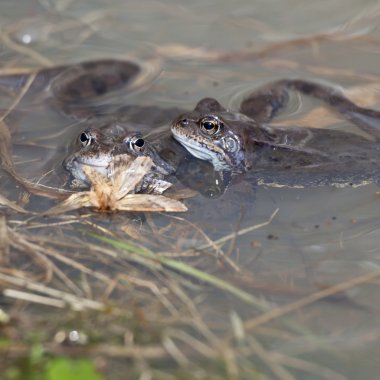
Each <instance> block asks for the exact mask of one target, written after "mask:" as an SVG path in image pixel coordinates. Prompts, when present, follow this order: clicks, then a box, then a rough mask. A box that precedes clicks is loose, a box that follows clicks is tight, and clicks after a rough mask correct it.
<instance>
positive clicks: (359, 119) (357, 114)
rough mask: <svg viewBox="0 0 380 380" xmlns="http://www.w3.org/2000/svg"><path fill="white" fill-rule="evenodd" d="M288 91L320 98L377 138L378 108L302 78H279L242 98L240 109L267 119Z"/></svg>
mask: <svg viewBox="0 0 380 380" xmlns="http://www.w3.org/2000/svg"><path fill="white" fill-rule="evenodd" d="M291 90H293V91H294V90H295V91H298V92H300V93H302V94H304V95H307V96H311V97H314V98H316V99H318V100H321V101H322V102H324V103H325V104H326V105H328V106H329V107H330V108H331V109H332V110H334V111H335V112H337V113H339V114H340V115H341V116H342V117H343V118H344V119H346V120H348V121H350V122H352V123H353V124H354V125H356V126H357V127H358V128H360V129H361V130H362V131H364V132H366V133H368V134H369V135H371V136H373V137H374V138H375V139H376V140H379V141H380V111H377V110H373V109H369V108H364V107H360V106H358V105H356V104H355V103H353V102H352V101H351V100H349V99H348V98H347V97H346V96H344V95H343V93H342V91H340V90H339V89H337V88H335V87H330V86H326V85H322V84H319V83H315V82H309V81H306V80H302V79H289V80H288V79H286V80H279V81H276V82H273V83H269V84H267V85H265V86H264V87H261V88H259V89H258V90H256V91H255V92H253V93H252V94H250V95H249V96H248V97H247V98H246V99H244V100H243V102H242V103H241V105H240V111H241V112H242V113H243V114H245V115H247V116H249V117H251V118H253V119H255V120H256V121H258V122H262V123H266V122H269V121H270V120H272V119H273V118H274V117H275V116H277V114H278V113H279V112H280V111H281V110H282V109H283V108H284V107H285V106H286V105H287V103H288V100H289V91H291Z"/></svg>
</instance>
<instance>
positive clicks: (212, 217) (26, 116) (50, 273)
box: [0, 0, 380, 380]
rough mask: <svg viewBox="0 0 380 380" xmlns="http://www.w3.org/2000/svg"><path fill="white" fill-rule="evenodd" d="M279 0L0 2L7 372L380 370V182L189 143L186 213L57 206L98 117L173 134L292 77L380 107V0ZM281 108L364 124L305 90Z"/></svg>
mask: <svg viewBox="0 0 380 380" xmlns="http://www.w3.org/2000/svg"><path fill="white" fill-rule="evenodd" d="M216 7H217V8H218V9H217V11H216ZM276 7H278V9H277V8H276V9H277V10H274V9H272V8H273V4H271V3H268V2H264V1H261V2H257V3H256V4H255V5H254V6H253V5H252V3H251V2H249V1H246V0H239V1H238V2H234V3H230V2H220V3H219V2H218V4H217V3H216V2H214V1H212V0H209V1H207V2H200V1H196V2H193V3H192V4H191V5H190V4H185V3H183V4H180V3H177V2H172V1H169V0H168V1H161V2H149V6H148V5H142V4H140V3H138V2H130V3H129V4H128V5H126V4H121V2H120V1H117V0H113V1H111V2H109V3H107V6H106V5H104V4H103V3H102V2H99V1H96V2H85V3H83V2H82V3H81V4H79V3H78V4H77V3H75V2H67V1H31V2H27V1H20V6H17V7H15V6H14V5H13V3H12V2H11V1H4V2H2V4H1V5H0V10H1V12H0V22H1V24H2V28H1V31H0V37H1V41H2V45H3V46H2V47H3V48H2V50H1V52H0V54H1V57H2V62H3V64H2V69H1V70H0V74H2V76H0V107H1V109H2V113H1V116H0V117H1V123H2V126H1V127H0V148H1V154H0V158H1V163H2V168H3V169H2V170H1V171H0V204H1V205H2V207H1V209H0V210H1V214H0V286H1V291H2V293H1V296H0V336H1V338H0V350H1V357H2V358H5V360H2V361H0V373H2V378H4V379H25V378H37V377H38V376H39V378H46V379H55V380H63V379H65V377H64V374H66V373H67V374H68V376H70V375H71V374H72V372H71V371H73V368H74V370H75V374H76V376H77V378H78V379H90V378H91V379H98V378H99V379H103V378H104V379H106V378H110V379H118V378H123V379H126V378H127V379H137V378H139V379H140V378H141V379H171V378H173V379H177V378H178V379H180V378H181V379H182V378H183V379H190V378H191V379H194V378H196V379H252V378H261V379H273V378H276V379H277V378H278V379H298V378H299V379H304V378H307V379H356V378H359V377H362V378H376V376H377V373H378V371H379V363H378V360H377V357H378V354H379V352H378V351H379V328H378V321H377V315H378V305H379V300H378V298H379V295H378V294H379V292H378V288H377V286H378V282H379V280H378V278H379V277H380V268H379V262H378V260H379V250H378V240H379V227H380V226H379V222H378V212H379V211H378V202H379V199H378V197H379V189H378V186H377V185H376V184H369V185H367V186H363V187H357V188H355V187H345V188H339V187H330V186H322V187H306V188H292V189H290V188H286V187H273V186H258V185H257V183H256V182H255V183H253V182H252V180H250V179H249V178H248V177H247V176H244V175H242V174H241V175H239V176H236V177H235V178H234V179H233V181H232V182H231V183H230V182H229V181H227V180H226V178H223V176H221V175H220V174H219V173H216V172H215V171H214V170H213V169H212V167H211V165H209V164H207V163H204V162H199V161H197V160H194V159H191V158H189V156H188V155H186V154H185V153H184V152H183V153H181V154H183V155H184V156H183V157H184V158H183V160H182V161H181V165H180V168H179V170H178V173H177V177H176V178H174V179H173V181H175V185H174V186H173V187H172V188H171V189H169V190H168V192H167V193H165V194H168V196H169V197H171V198H175V199H180V200H182V201H183V202H184V203H185V204H186V206H187V207H188V211H187V212H186V213H181V214H174V213H141V212H132V213H131V212H130V213H126V212H116V213H111V212H96V211H94V210H93V209H88V208H82V209H80V210H76V211H73V212H66V213H61V214H58V213H57V214H54V215H44V214H43V212H45V211H46V210H47V209H49V208H50V207H52V206H54V205H56V204H57V202H59V201H60V200H61V199H62V189H64V188H65V189H66V191H67V190H68V189H67V187H65V183H66V181H67V179H68V175H67V173H66V172H65V171H64V169H63V167H62V162H63V160H64V159H65V157H67V155H68V154H69V153H72V152H73V151H75V150H76V149H77V146H78V136H79V135H80V132H81V131H83V130H84V129H86V128H87V127H88V126H89V125H90V126H92V127H93V126H95V127H97V126H100V127H105V126H107V125H108V124H110V123H117V122H122V124H123V125H124V126H126V128H128V129H129V130H133V131H135V130H138V131H140V132H142V134H143V135H144V136H146V139H147V140H149V139H150V141H153V142H155V141H156V143H157V144H158V141H159V138H160V137H162V136H164V137H165V138H167V140H164V141H169V140H168V139H169V138H170V137H169V136H170V134H169V123H170V122H171V121H172V120H174V119H175V118H177V117H178V115H179V114H181V113H182V112H184V111H189V110H192V109H193V108H194V106H195V104H196V103H197V102H198V101H199V100H200V99H201V98H204V97H215V98H217V99H218V101H220V102H221V103H222V104H223V105H224V106H226V107H229V109H231V110H238V109H239V105H240V103H241V101H242V100H243V99H244V98H246V96H247V95H248V94H250V93H251V92H252V91H254V90H256V89H257V88H259V87H260V86H261V85H263V84H266V83H269V82H272V81H275V80H278V79H281V78H286V79H290V78H303V79H307V80H313V81H317V82H318V83H324V84H330V85H332V86H342V88H344V92H345V94H346V95H347V96H348V97H349V98H350V99H351V100H352V101H354V102H356V103H357V104H359V105H360V106H362V107H370V108H374V109H376V108H378V105H379V104H380V101H379V86H380V81H379V76H378V66H379V55H378V44H379V40H378V39H379V36H378V28H377V26H378V25H377V23H378V20H377V18H378V17H377V15H378V13H379V7H378V4H377V3H376V2H374V1H369V0H368V1H366V2H365V3H361V4H360V6H359V4H358V3H356V2H354V1H349V2H348V3H347V2H345V3H344V6H343V2H342V1H341V0H334V1H332V2H331V1H330V2H329V3H328V4H327V3H326V4H324V3H315V4H314V5H311V4H309V5H308V6H306V5H305V4H304V3H303V2H296V3H294V2H292V3H290V2H288V1H287V2H284V3H282V4H277V5H276ZM290 7H291V8H292V11H289V8H290ZM308 7H310V8H308ZM322 16H323V17H322ZM100 59H101V60H103V61H102V62H103V63H99V62H98V63H97V64H96V65H95V66H94V64H92V63H89V64H88V66H87V67H84V66H81V65H73V63H77V62H83V61H87V62H91V61H92V62H93V61H94V60H100ZM66 65H67V66H66ZM110 65H111V66H113V68H112V70H110ZM42 67H45V68H48V67H49V69H47V70H45V71H43V73H44V75H40V76H38V75H37V76H35V73H36V69H37V68H42ZM57 67H59V68H58V69H57ZM62 67H66V69H62ZM94 67H95V68H94ZM78 70H79V71H80V70H83V75H81V76H80V78H81V81H80V82H79V83H78V82H77V81H75V78H78V77H77V73H78ZM21 72H24V73H25V72H28V73H29V74H25V75H22V76H20V75H19V74H20V73H21ZM72 78H74V80H72ZM115 78H116V79H115ZM89 88H90V91H88V89H89ZM366 118H367V120H368V116H366ZM353 121H355V120H353ZM274 122H275V123H276V125H282V126H294V125H296V126H300V127H319V128H330V129H334V130H338V131H339V130H342V129H345V130H346V131H351V132H354V133H358V130H357V128H355V126H354V125H352V124H350V123H349V122H348V121H346V120H343V119H342V118H341V117H340V116H339V114H337V113H334V112H332V111H331V109H328V108H327V107H325V106H324V105H323V102H321V101H318V100H316V99H313V98H310V97H307V96H301V95H299V94H297V93H296V92H293V93H291V96H290V99H289V104H288V105H287V108H286V109H285V110H284V111H283V112H282V113H281V114H280V115H278V117H277V118H276V119H275V121H274ZM152 128H153V129H152ZM172 144H175V142H174V141H172V140H170V143H167V145H165V144H164V145H165V146H164V148H165V149H166V151H165V152H166V154H168V155H170V154H177V153H176V151H175V149H177V148H178V147H176V148H172V146H173V145H172ZM174 147H175V145H174ZM172 149H174V153H173V151H172ZM181 159H182V156H181ZM46 195H49V196H48V197H46ZM64 195H65V194H64ZM66 378H67V377H66Z"/></svg>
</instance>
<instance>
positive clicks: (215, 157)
mask: <svg viewBox="0 0 380 380" xmlns="http://www.w3.org/2000/svg"><path fill="white" fill-rule="evenodd" d="M173 137H174V138H175V139H176V140H177V141H178V142H179V143H180V144H181V145H182V146H183V147H184V148H185V149H186V150H187V151H188V152H189V153H190V154H191V155H192V156H194V157H196V158H199V159H200V160H204V161H209V162H211V163H212V164H213V165H214V168H215V170H225V169H229V166H228V163H227V162H226V157H225V154H224V152H223V150H222V149H221V148H219V147H218V146H216V145H210V144H207V143H205V142H203V141H198V140H195V139H192V138H188V137H187V136H184V135H182V134H180V133H176V132H175V131H173Z"/></svg>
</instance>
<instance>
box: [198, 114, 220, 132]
mask: <svg viewBox="0 0 380 380" xmlns="http://www.w3.org/2000/svg"><path fill="white" fill-rule="evenodd" d="M222 125H223V123H221V122H220V121H219V120H218V119H216V118H214V117H210V116H207V117H204V118H203V119H201V121H200V128H201V131H202V132H203V133H204V134H206V135H215V134H217V133H218V132H219V131H220V128H221V127H222Z"/></svg>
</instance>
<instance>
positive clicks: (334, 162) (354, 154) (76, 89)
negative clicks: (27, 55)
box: [0, 60, 380, 195]
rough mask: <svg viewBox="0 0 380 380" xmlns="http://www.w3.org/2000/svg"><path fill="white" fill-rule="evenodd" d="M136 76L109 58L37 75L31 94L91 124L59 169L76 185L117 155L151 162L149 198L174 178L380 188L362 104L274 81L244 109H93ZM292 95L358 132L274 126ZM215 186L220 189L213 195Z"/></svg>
mask: <svg viewBox="0 0 380 380" xmlns="http://www.w3.org/2000/svg"><path fill="white" fill-rule="evenodd" d="M139 72H140V68H139V67H138V65H136V64H134V63H131V62H123V61H114V60H108V61H107V60H105V61H95V62H89V63H82V64H77V65H73V66H66V67H57V68H52V69H46V70H42V71H40V72H39V73H37V75H36V77H35V79H34V81H33V83H32V89H33V87H34V88H35V89H45V90H46V89H48V91H50V92H51V93H52V96H51V101H52V104H53V106H54V107H55V108H56V109H58V110H59V111H60V112H63V113H64V114H66V115H69V116H71V117H75V118H80V119H82V120H86V123H87V122H88V124H90V125H92V126H91V127H89V128H87V129H85V130H83V131H82V132H80V133H79V138H78V141H77V142H76V144H75V147H74V148H73V150H74V152H73V153H71V154H70V155H68V157H67V158H66V159H65V160H64V163H63V166H64V168H65V169H66V170H67V171H68V172H69V173H70V176H71V180H72V181H71V183H72V184H75V186H79V187H86V186H88V185H89V180H88V178H87V176H86V174H85V173H84V171H83V168H84V167H85V166H86V165H87V166H91V167H92V168H94V169H96V170H97V171H99V172H100V173H102V174H103V175H105V176H107V177H109V176H111V175H112V173H111V171H110V162H111V161H112V160H113V159H114V158H115V157H116V156H118V155H127V156H128V157H132V158H133V157H137V156H149V157H151V158H152V160H153V167H152V169H151V172H149V173H148V174H147V175H146V176H145V178H144V180H143V183H142V184H141V185H140V187H139V189H138V191H143V192H152V191H153V192H154V188H155V187H154V183H155V181H157V180H161V179H166V180H168V178H172V179H173V181H175V180H178V179H180V180H181V181H182V182H184V183H185V184H186V185H188V186H189V187H196V186H195V183H198V184H200V185H199V186H198V187H197V189H198V190H202V189H203V190H205V189H206V191H205V193H207V194H208V195H216V194H220V193H222V192H224V190H225V188H226V186H227V185H228V184H229V183H230V181H231V180H234V178H236V177H241V175H243V174H244V177H245V178H248V179H249V180H250V181H252V183H254V184H266V185H272V186H289V187H306V186H321V185H334V186H346V185H351V186H356V185H362V184H366V183H369V182H377V181H378V178H379V174H380V145H379V140H380V112H378V111H376V110H371V109H366V108H362V107H359V106H357V105H356V104H354V103H353V102H351V101H350V100H348V99H347V98H346V97H345V96H344V95H342V94H341V93H340V92H339V91H338V90H336V89H334V88H331V87H328V86H324V85H320V84H317V83H311V82H307V81H303V80H282V81H277V82H274V83H272V84H269V85H267V86H265V87H263V88H260V89H259V90H257V91H255V92H254V93H252V94H251V95H249V96H248V97H247V98H245V99H244V100H243V101H242V103H241V105H240V110H239V111H230V110H227V109H226V108H224V107H223V106H222V105H221V104H220V103H219V102H218V101H217V100H215V99H212V98H206V99H203V100H201V101H200V102H199V103H198V104H197V105H196V107H195V109H194V110H193V111H191V112H185V111H183V110H179V109H168V110H164V109H158V108H156V107H137V106H115V105H113V109H109V107H108V109H102V107H94V106H93V103H92V101H93V100H94V99H98V98H101V97H104V96H109V95H110V94H112V93H115V94H117V93H120V92H122V91H124V90H125V89H126V88H127V87H128V86H132V87H133V83H134V80H135V79H136V78H137V77H138V76H139ZM26 78H27V77H26V76H9V77H3V78H1V80H0V86H1V85H4V84H5V82H7V81H8V83H11V84H12V86H13V87H16V88H17V87H18V88H20V87H22V85H23V84H24V83H25V81H26ZM289 91H299V92H301V93H303V94H306V95H309V96H313V97H315V98H317V99H319V100H321V101H322V102H324V103H325V104H326V105H328V106H329V107H331V108H332V109H334V110H335V111H336V112H337V113H339V114H340V115H341V116H342V117H343V118H345V119H347V120H349V121H350V122H352V123H353V124H355V125H356V126H357V127H358V130H359V132H360V134H357V133H351V132H347V131H344V130H342V129H339V130H334V129H318V128H306V127H302V128H301V127H299V128H297V127H278V126H271V125H270V124H269V123H270V121H271V120H272V119H273V118H274V117H275V116H277V114H278V113H279V112H280V111H281V110H282V109H283V108H284V107H285V106H286V104H287V103H288V99H289ZM111 115H112V116H111ZM170 122H171V133H170V131H169V129H168V128H167V125H168V124H169V123H170ZM199 159H200V160H199ZM169 181H170V180H169ZM210 186H211V187H212V186H214V187H215V186H216V187H217V190H216V191H215V190H213V191H211V192H209V190H207V189H209V188H210Z"/></svg>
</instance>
